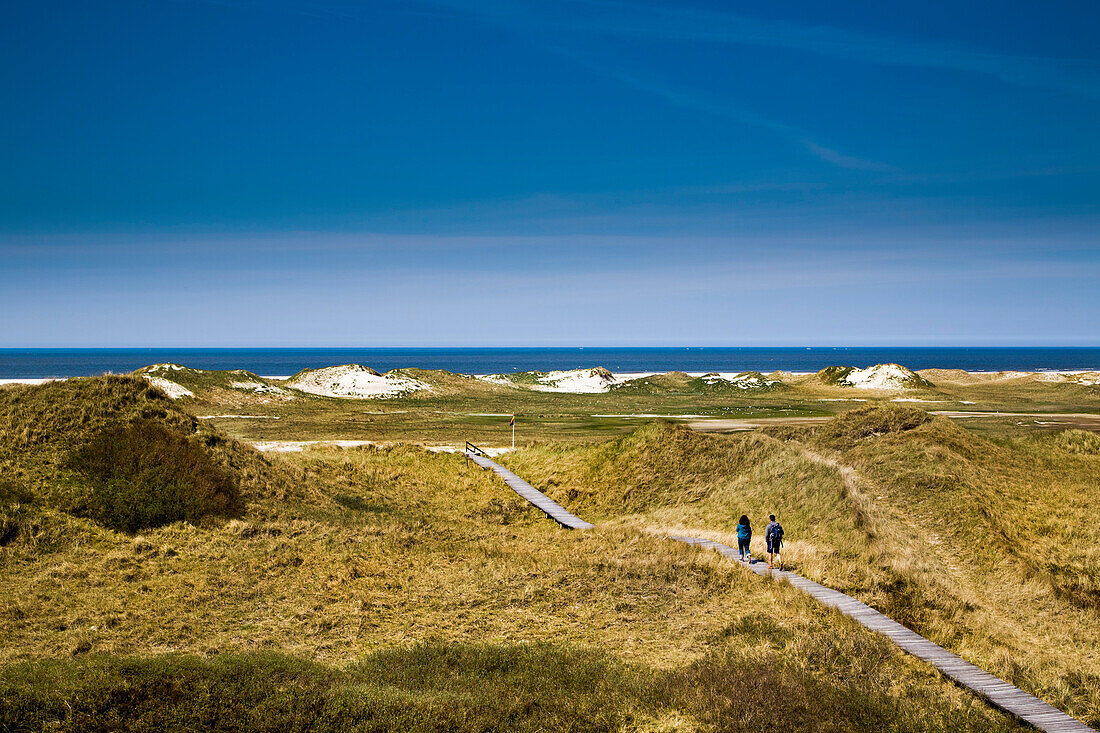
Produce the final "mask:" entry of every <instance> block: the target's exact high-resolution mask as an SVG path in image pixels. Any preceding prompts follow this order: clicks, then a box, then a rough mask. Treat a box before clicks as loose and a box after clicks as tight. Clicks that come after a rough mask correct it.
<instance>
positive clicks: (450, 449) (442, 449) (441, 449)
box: [424, 445, 515, 458]
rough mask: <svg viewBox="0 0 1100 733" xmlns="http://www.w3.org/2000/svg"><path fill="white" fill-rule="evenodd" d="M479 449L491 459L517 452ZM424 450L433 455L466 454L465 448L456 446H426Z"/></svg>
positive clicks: (499, 449) (505, 448)
mask: <svg viewBox="0 0 1100 733" xmlns="http://www.w3.org/2000/svg"><path fill="white" fill-rule="evenodd" d="M478 447H479V448H481V450H483V451H485V453H486V454H488V456H489V457H490V458H496V457H497V456H499V455H502V454H504V453H511V452H512V451H513V450H515V449H514V448H508V447H499V448H497V447H490V448H482V447H481V446H478ZM424 449H425V450H429V451H431V452H432V453H465V452H466V449H465V448H460V447H458V446H455V445H426V446H424Z"/></svg>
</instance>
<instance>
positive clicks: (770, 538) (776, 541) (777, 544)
mask: <svg viewBox="0 0 1100 733" xmlns="http://www.w3.org/2000/svg"><path fill="white" fill-rule="evenodd" d="M768 519H769V520H771V521H769V522H768V527H767V529H765V530H764V542H765V543H766V544H767V545H768V567H769V568H773V567H775V558H777V557H778V558H779V569H780V570H782V569H783V556H782V555H780V554H779V550H780V548H781V547H783V525H782V524H780V523H779V522H777V521H775V515H774V514H769V515H768Z"/></svg>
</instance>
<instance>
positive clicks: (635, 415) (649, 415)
mask: <svg viewBox="0 0 1100 733" xmlns="http://www.w3.org/2000/svg"><path fill="white" fill-rule="evenodd" d="M592 417H651V418H652V417H663V418H669V419H672V418H684V419H687V418H691V419H693V420H699V419H706V418H708V417H714V415H658V414H656V413H651V412H638V413H633V414H630V415H593V416H592Z"/></svg>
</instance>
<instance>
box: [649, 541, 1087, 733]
mask: <svg viewBox="0 0 1100 733" xmlns="http://www.w3.org/2000/svg"><path fill="white" fill-rule="evenodd" d="M669 539H672V540H677V541H678V542H686V543H687V544H689V545H699V546H700V547H706V548H708V549H711V550H717V551H718V552H720V553H722V554H723V555H724V556H726V557H728V558H732V559H734V560H737V558H738V552H737V550H735V549H733V548H732V547H729V546H728V545H723V544H721V543H720V542H713V541H711V540H703V539H699V538H698V537H669ZM739 562H740V561H739ZM742 564H743V565H745V567H747V568H748V569H749V570H751V571H753V572H754V573H756V574H757V575H763V576H771V577H773V578H779V579H781V580H786V581H787V582H789V583H790V584H791V585H793V586H794V587H795V588H798V589H799V590H801V591H803V592H804V593H808V594H809V595H811V596H813V597H814V598H816V599H817V600H819V601H821V602H822V603H824V604H825V605H826V606H832V607H833V608H836V609H837V610H839V611H840V612H841V613H843V614H844V615H845V616H850V617H851V618H853V619H855V620H856V621H858V622H859V623H861V624H863V625H864V626H866V627H867V628H868V629H871V630H872V631H877V632H878V633H880V634H882V635H884V636H886V637H889V638H890V640H892V641H893V642H894V643H895V644H897V645H898V646H900V647H901V648H902V649H904V650H905V651H907V652H909V653H910V654H912V655H913V656H915V657H918V658H919V659H923V660H924V661H926V662H928V663H929V664H931V665H932V666H933V667H935V668H936V669H938V670H939V671H940V672H943V673H944V674H945V675H947V676H948V677H950V678H951V679H953V680H955V682H958V683H959V684H960V685H962V686H963V687H967V688H969V689H971V690H973V691H974V692H976V693H978V694H979V695H981V696H982V697H984V698H986V699H987V700H989V701H990V702H991V703H993V704H994V705H996V706H997V707H999V708H1001V709H1002V710H1005V711H1007V712H1009V713H1012V714H1013V715H1015V716H1016V717H1018V718H1020V719H1021V720H1024V721H1026V722H1028V723H1031V724H1032V725H1033V726H1035V727H1036V728H1038V729H1039V730H1044V731H1049V732H1050V733H1089V731H1092V730H1093V729H1092V728H1089V727H1088V726H1087V725H1085V724H1084V723H1082V722H1080V721H1078V720H1076V719H1075V718H1071V717H1070V716H1068V715H1066V714H1065V713H1063V712H1062V711H1061V710H1059V709H1058V708H1056V707H1054V706H1053V705H1048V704H1047V703H1045V702H1043V701H1042V700H1040V699H1039V698H1037V697H1035V696H1034V695H1031V694H1028V693H1026V692H1024V691H1023V690H1021V689H1019V688H1017V687H1013V686H1012V685H1010V684H1008V683H1007V682H1005V681H1004V680H1002V679H1001V678H1000V677H994V676H993V675H991V674H989V672H986V671H985V670H984V669H982V668H980V667H976V666H974V665H973V664H971V663H970V662H968V661H966V660H965V659H963V658H962V657H960V656H958V655H957V654H952V653H951V652H949V651H947V650H946V649H944V648H943V647H942V646H940V645H939V644H935V643H933V642H931V641H929V640H928V639H925V638H924V637H923V636H921V635H920V634H918V633H916V632H915V631H911V630H909V629H907V628H906V627H904V626H902V625H901V624H899V623H898V622H897V621H894V620H893V619H891V618H889V617H888V616H884V615H882V614H881V613H879V612H878V611H876V610H875V609H873V608H871V607H870V606H868V605H867V604H866V603H862V602H861V601H857V600H856V599H855V598H852V597H851V596H849V595H845V594H844V593H841V592H840V591H837V590H833V589H832V588H828V587H826V586H824V585H821V584H820V583H815V582H813V581H812V580H807V579H806V578H803V577H802V576H801V575H798V574H797V573H792V572H790V571H787V570H770V569H768V565H767V563H765V562H762V561H757V562H754V563H752V564H751V565H750V564H748V563H742Z"/></svg>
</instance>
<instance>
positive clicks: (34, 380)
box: [0, 377, 66, 385]
mask: <svg viewBox="0 0 1100 733" xmlns="http://www.w3.org/2000/svg"><path fill="white" fill-rule="evenodd" d="M65 379H66V377H21V378H11V379H0V384H31V385H34V384H45V383H46V382H64V381H65Z"/></svg>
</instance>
